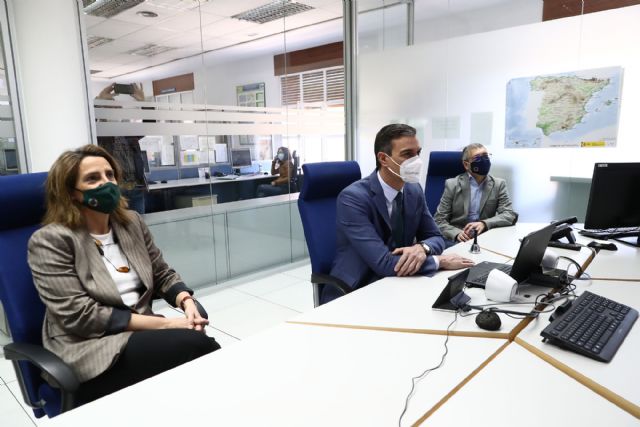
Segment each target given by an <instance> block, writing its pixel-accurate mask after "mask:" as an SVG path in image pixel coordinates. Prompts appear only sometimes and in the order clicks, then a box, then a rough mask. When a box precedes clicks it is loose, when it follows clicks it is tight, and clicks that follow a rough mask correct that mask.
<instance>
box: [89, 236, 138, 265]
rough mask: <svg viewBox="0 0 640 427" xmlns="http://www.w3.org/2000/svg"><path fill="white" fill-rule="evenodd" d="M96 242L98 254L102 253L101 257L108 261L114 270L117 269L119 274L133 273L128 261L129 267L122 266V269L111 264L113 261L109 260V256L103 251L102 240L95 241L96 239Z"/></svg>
mask: <svg viewBox="0 0 640 427" xmlns="http://www.w3.org/2000/svg"><path fill="white" fill-rule="evenodd" d="M94 242H95V244H96V247H97V248H98V252H99V253H100V255H101V256H102V257H103V258H104V259H106V260H107V262H108V263H109V264H111V266H112V267H113V268H115V269H116V271H117V272H118V273H128V272H129V271H131V268H130V267H129V260H127V265H123V266H121V267H116V266H115V265H114V264H113V263H112V262H111V260H110V259H109V258H107V256H106V255H105V254H104V250H103V249H102V242H101V241H100V240H95V239H94Z"/></svg>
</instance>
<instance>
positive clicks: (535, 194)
mask: <svg viewBox="0 0 640 427" xmlns="http://www.w3.org/2000/svg"><path fill="white" fill-rule="evenodd" d="M414 3H415V23H414V28H415V33H414V37H415V44H414V45H413V46H407V45H406V43H405V45H398V43H393V44H392V45H391V46H389V47H387V43H386V41H390V40H391V39H393V40H400V38H399V37H395V38H394V37H393V36H392V34H395V33H396V32H398V33H399V32H401V30H402V22H394V21H393V20H391V19H387V16H388V12H386V11H389V10H390V9H391V8H392V7H393V8H395V7H400V6H392V7H389V6H387V7H385V8H383V9H377V10H373V11H366V10H361V11H360V15H359V24H360V23H362V25H359V33H360V40H359V41H360V44H361V45H360V46H361V49H360V54H359V56H358V70H359V91H358V94H359V99H358V101H359V111H358V112H359V116H358V123H359V129H358V138H359V140H358V146H359V150H358V153H360V154H359V156H360V157H359V158H358V161H359V162H360V164H361V166H362V169H363V173H366V172H365V171H367V170H372V169H373V168H374V158H373V156H372V155H370V153H372V151H373V150H372V148H373V138H374V136H375V133H376V132H377V131H378V130H379V129H380V128H381V127H382V126H384V125H386V124H389V123H393V122H405V123H408V124H410V125H413V126H414V127H416V128H417V130H418V137H419V139H420V141H421V143H422V146H423V152H422V158H423V161H424V162H425V165H426V164H427V163H428V160H429V153H430V152H431V151H437V150H457V151H459V150H461V149H462V148H463V147H464V146H465V145H467V144H469V143H482V144H484V145H485V146H487V148H488V150H489V151H490V152H491V153H493V157H492V168H491V174H492V175H494V176H497V177H501V178H504V179H506V180H507V182H508V187H509V191H510V193H511V198H512V201H513V203H514V207H515V210H516V211H517V212H519V214H520V220H522V221H530V222H532V221H534V222H547V221H550V220H553V219H557V218H561V217H566V216H569V215H576V216H577V217H578V219H579V220H581V221H583V220H584V215H585V210H586V204H587V198H588V192H589V182H590V177H591V174H592V171H593V167H594V166H593V165H594V163H595V162H599V161H605V162H614V161H636V162H637V161H640V156H639V155H638V153H639V151H638V150H637V147H636V145H637V142H636V139H637V138H635V135H636V134H637V133H638V132H637V129H636V128H637V126H638V125H637V124H636V123H637V121H636V120H633V119H632V118H631V115H632V114H633V112H634V111H635V110H636V108H635V103H636V100H635V95H634V94H635V93H637V91H635V85H636V80H638V79H639V77H640V75H639V74H638V55H637V49H636V47H635V46H634V43H633V42H632V40H636V39H637V38H638V36H639V35H640V33H638V29H637V25H635V24H634V23H633V22H634V19H635V20H636V21H635V22H637V19H638V17H640V6H629V7H624V8H617V9H611V10H607V11H596V10H583V9H582V8H581V7H576V5H578V6H580V4H581V2H579V1H578V2H568V1H567V2H543V1H541V0H527V1H502V0H495V1H483V2H469V1H465V0H442V1H421V0H417V1H415V2H414ZM584 3H587V2H584ZM383 6H384V5H383ZM551 6H553V7H551ZM587 12H593V13H587ZM385 14H387V15H385ZM398 16H399V17H400V18H401V14H400V13H398ZM405 19H406V17H405ZM405 22H406V21H405ZM375 40H377V41H378V42H376V43H374V42H373V41H375ZM380 40H383V41H385V42H384V43H382V42H380ZM389 44H391V43H389ZM425 169H426V168H425ZM424 172H425V176H423V178H422V182H423V183H424V182H425V180H426V170H425V171H424Z"/></svg>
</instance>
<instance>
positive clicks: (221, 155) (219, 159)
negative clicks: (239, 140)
mask: <svg viewBox="0 0 640 427" xmlns="http://www.w3.org/2000/svg"><path fill="white" fill-rule="evenodd" d="M215 152H216V163H227V162H228V161H229V157H228V156H227V144H215Z"/></svg>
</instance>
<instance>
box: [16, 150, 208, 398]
mask: <svg viewBox="0 0 640 427" xmlns="http://www.w3.org/2000/svg"><path fill="white" fill-rule="evenodd" d="M121 177H122V175H121V170H120V166H119V165H118V164H117V162H116V161H115V160H114V158H113V157H112V156H111V155H110V154H109V153H108V152H107V151H106V150H104V149H102V148H100V147H98V146H95V145H85V146H83V147H80V148H78V149H77V150H74V151H66V152H64V153H63V154H62V155H61V156H60V157H59V158H58V159H57V160H56V161H55V162H54V164H53V166H52V167H51V170H50V171H49V176H48V177H47V181H46V200H47V210H46V214H45V217H44V220H43V223H44V226H43V227H42V228H41V229H39V230H38V231H36V232H35V233H34V234H33V236H32V237H31V239H30V240H29V254H28V261H29V266H30V267H31V271H32V273H33V281H34V283H35V286H36V289H37V290H38V294H39V295H40V298H41V300H42V301H43V303H44V304H45V307H46V313H45V319H44V325H43V329H42V342H43V345H44V347H45V348H47V349H48V350H50V351H52V352H53V353H55V354H56V355H57V356H59V357H60V358H61V359H62V360H63V361H65V362H66V363H67V364H68V365H70V366H71V368H72V369H73V371H74V372H75V373H76V375H77V376H78V379H79V381H80V382H81V385H80V388H79V390H78V399H79V401H80V402H81V403H86V402H89V401H92V400H94V399H97V398H99V397H101V396H104V395H107V394H109V393H112V392H114V391H116V390H119V389H121V388H124V387H127V386H129V385H131V384H134V383H136V382H139V381H142V380H144V379H146V378H149V377H151V376H153V375H156V374H158V373H160V372H162V371H165V370H168V369H171V368H173V367H175V366H178V365H180V364H182V363H185V362H188V361H190V360H193V359H195V358H198V357H200V356H203V355H205V354H207V353H210V352H213V351H215V350H217V349H219V348H220V346H219V345H218V343H217V342H216V341H215V340H214V339H213V338H209V337H207V335H206V332H205V326H206V325H207V324H208V323H209V321H208V320H207V319H204V318H202V317H201V316H200V314H199V312H198V310H197V307H196V304H195V302H194V300H193V299H192V297H191V295H192V294H193V291H192V290H191V289H189V288H188V287H187V286H186V285H185V284H184V282H183V281H182V279H181V278H180V276H179V275H178V273H176V272H175V271H174V270H173V269H172V268H171V267H169V266H168V265H167V263H166V262H165V261H164V259H163V257H162V253H161V252H160V250H159V249H158V247H156V245H155V243H154V241H153V237H152V235H151V233H150V232H149V229H148V228H147V226H146V225H145V223H144V222H143V221H142V218H141V217H140V215H139V214H138V213H136V212H135V211H131V210H128V209H127V200H126V199H125V198H124V197H121V195H120V190H119V187H118V182H119V180H120V179H121ZM157 296H159V297H162V298H164V299H165V300H166V301H167V302H168V303H169V304H170V305H171V306H173V307H181V308H182V310H183V311H184V316H181V317H172V318H164V317H162V316H158V315H155V314H154V313H153V311H152V309H151V301H152V299H153V298H155V297H157Z"/></svg>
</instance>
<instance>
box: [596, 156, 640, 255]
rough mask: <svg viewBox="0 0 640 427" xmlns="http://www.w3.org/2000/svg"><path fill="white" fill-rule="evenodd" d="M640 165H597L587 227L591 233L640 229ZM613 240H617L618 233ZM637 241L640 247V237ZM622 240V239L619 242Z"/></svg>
mask: <svg viewBox="0 0 640 427" xmlns="http://www.w3.org/2000/svg"><path fill="white" fill-rule="evenodd" d="M639 182H640V163H596V164H595V165H594V168H593V178H592V180H591V192H590V194H589V204H588V206H587V215H586V218H585V221H584V226H585V228H587V229H617V228H627V227H640V196H638V183H639ZM611 231H612V235H613V236H612V237H614V238H615V230H611ZM636 236H638V237H637V238H636V237H633V240H634V241H635V242H633V241H628V240H623V242H625V243H632V244H634V245H637V246H640V235H638V234H636ZM616 240H619V239H616Z"/></svg>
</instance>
